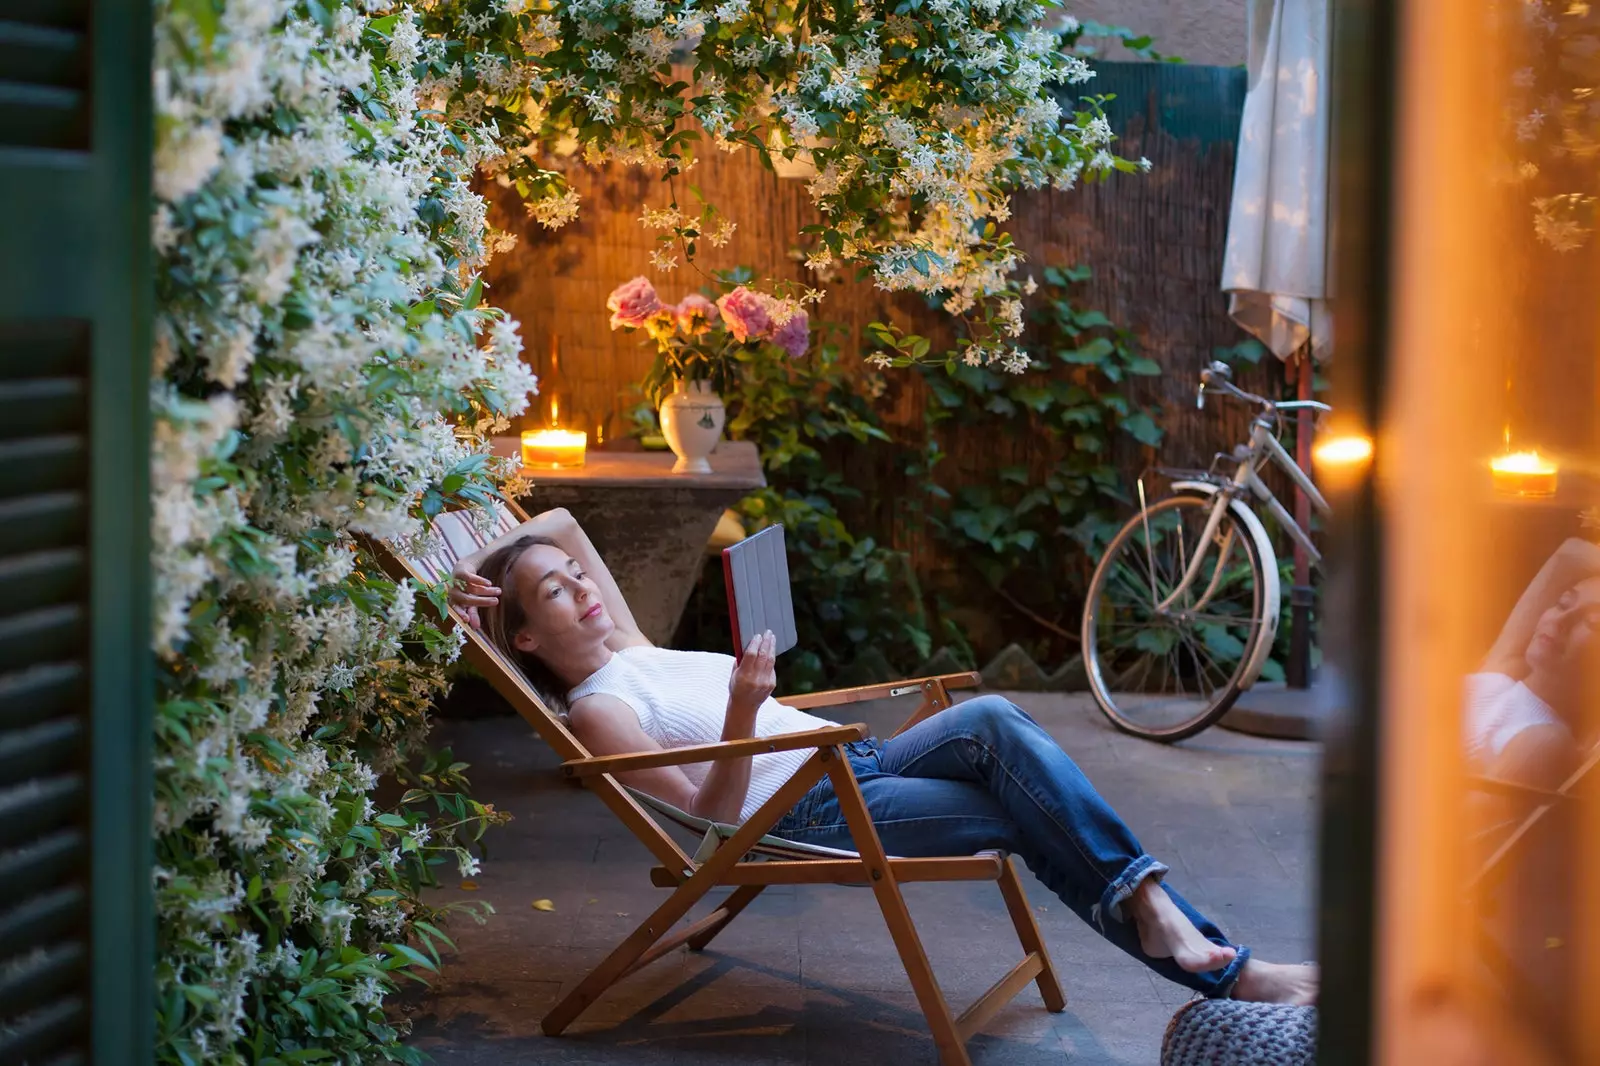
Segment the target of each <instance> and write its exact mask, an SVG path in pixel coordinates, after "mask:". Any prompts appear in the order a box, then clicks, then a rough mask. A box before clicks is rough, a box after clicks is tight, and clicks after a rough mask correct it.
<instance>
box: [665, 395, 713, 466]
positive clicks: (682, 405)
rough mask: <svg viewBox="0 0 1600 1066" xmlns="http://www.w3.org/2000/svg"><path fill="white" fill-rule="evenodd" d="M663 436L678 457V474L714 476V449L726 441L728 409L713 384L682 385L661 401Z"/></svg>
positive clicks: (676, 464) (675, 464)
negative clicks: (723, 436) (724, 426)
mask: <svg viewBox="0 0 1600 1066" xmlns="http://www.w3.org/2000/svg"><path fill="white" fill-rule="evenodd" d="M658 413H659V414H660V416H661V435H662V436H663V437H666V438H667V447H669V448H671V449H672V454H673V455H676V456H677V457H678V461H677V462H676V463H674V464H673V467H672V472H673V473H674V474H709V473H711V460H710V458H709V457H710V455H711V449H713V448H715V447H716V446H717V442H718V441H720V440H721V439H722V426H723V424H724V423H725V422H726V421H727V418H728V412H727V409H726V408H724V407H723V406H722V397H720V396H718V395H717V394H716V393H714V392H712V391H711V383H710V382H709V381H680V382H678V384H677V387H676V388H675V389H673V390H672V395H670V396H668V397H667V398H666V399H664V400H662V401H661V410H660V411H659V412H658Z"/></svg>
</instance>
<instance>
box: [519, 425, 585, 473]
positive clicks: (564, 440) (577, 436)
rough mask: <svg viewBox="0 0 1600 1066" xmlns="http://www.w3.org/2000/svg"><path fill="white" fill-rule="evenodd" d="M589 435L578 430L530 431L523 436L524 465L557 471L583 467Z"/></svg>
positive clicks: (526, 431)
mask: <svg viewBox="0 0 1600 1066" xmlns="http://www.w3.org/2000/svg"><path fill="white" fill-rule="evenodd" d="M588 444H589V435H588V434H587V433H584V432H582V431H581V430H576V429H530V430H525V431H524V432H523V434H522V465H523V466H529V467H534V468H536V469H545V470H555V469H559V468H561V467H566V466H582V465H583V456H584V450H585V449H586V448H587V447H588Z"/></svg>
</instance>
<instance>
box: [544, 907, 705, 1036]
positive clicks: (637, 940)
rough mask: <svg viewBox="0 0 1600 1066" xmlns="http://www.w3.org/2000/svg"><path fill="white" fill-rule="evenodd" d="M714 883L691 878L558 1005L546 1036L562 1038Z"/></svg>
mask: <svg viewBox="0 0 1600 1066" xmlns="http://www.w3.org/2000/svg"><path fill="white" fill-rule="evenodd" d="M712 884H714V881H712V880H711V879H709V878H707V879H704V880H699V881H697V880H696V879H695V878H690V879H689V880H687V881H685V882H684V883H683V884H682V885H680V886H679V887H678V890H677V891H676V892H674V893H673V894H672V895H671V896H669V897H667V901H666V902H665V903H663V904H662V905H661V906H659V907H657V908H656V909H655V912H654V913H652V914H651V915H650V917H648V918H646V919H645V920H644V921H643V922H642V923H640V925H639V927H638V928H637V929H635V930H634V931H633V932H632V933H631V934H630V935H629V936H628V938H627V939H626V940H624V941H623V942H622V943H620V944H618V945H617V946H616V948H615V949H613V950H612V952H611V954H609V955H607V956H606V957H605V959H604V960H603V961H602V962H601V963H600V965H598V966H596V967H595V968H594V969H593V970H590V971H589V976H587V977H585V978H584V979H583V980H582V981H580V982H578V987H576V988H574V989H573V990H572V991H571V992H568V993H567V995H566V998H564V999H563V1000H562V1001H561V1002H560V1003H557V1004H556V1005H555V1008H554V1009H553V1010H551V1011H550V1013H549V1014H546V1015H545V1016H544V1020H543V1021H542V1022H540V1028H542V1029H543V1030H544V1033H545V1035H546V1036H559V1035H560V1034H561V1032H562V1030H564V1029H566V1027H567V1026H569V1025H571V1024H572V1023H573V1022H574V1021H575V1020H576V1019H577V1017H578V1015H580V1014H582V1013H583V1012H584V1011H585V1010H587V1009H588V1007H589V1005H590V1004H591V1003H593V1002H594V1001H595V1000H597V999H599V998H600V996H601V994H602V993H604V992H605V990H606V989H608V988H610V987H611V986H612V985H613V984H615V983H616V982H617V981H619V980H621V979H622V978H623V977H625V976H627V975H628V973H629V972H630V971H631V970H632V969H633V968H634V964H635V963H636V962H637V961H638V960H639V959H640V958H641V957H642V956H643V955H644V954H645V953H646V952H647V951H649V950H650V947H651V945H652V944H654V943H655V942H656V941H658V940H660V939H661V938H662V937H663V936H665V935H666V934H667V933H668V932H670V931H671V929H672V926H673V924H674V923H675V922H677V921H678V919H680V918H682V917H683V916H684V915H685V914H687V913H689V909H690V908H691V907H693V906H694V905H695V903H697V902H698V901H699V899H700V897H701V896H703V895H705V894H706V893H707V892H708V891H710V889H711V886H712Z"/></svg>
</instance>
